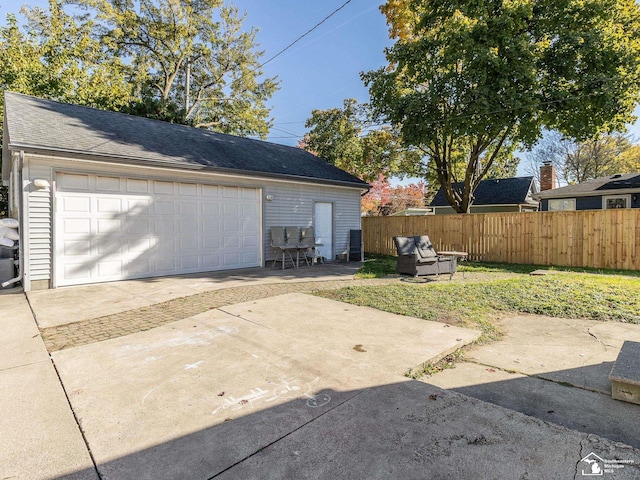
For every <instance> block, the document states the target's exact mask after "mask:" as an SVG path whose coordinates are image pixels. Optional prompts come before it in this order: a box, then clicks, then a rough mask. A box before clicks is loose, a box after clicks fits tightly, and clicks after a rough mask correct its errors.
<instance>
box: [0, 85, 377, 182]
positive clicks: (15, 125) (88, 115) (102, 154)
mask: <svg viewBox="0 0 640 480" xmlns="http://www.w3.org/2000/svg"><path fill="white" fill-rule="evenodd" d="M4 109H5V115H6V117H5V118H6V122H5V125H4V128H5V133H7V132H8V137H5V138H4V140H5V143H6V141H7V140H8V141H9V145H8V147H10V148H12V149H31V150H37V151H49V152H62V153H66V154H71V155H81V156H82V157H83V158H87V156H96V157H99V158H100V159H101V160H105V159H106V160H108V161H112V162H117V163H126V164H134V165H153V166H163V167H172V168H186V169H206V170H210V171H217V172H223V173H235V174H244V175H250V176H252V175H255V176H262V177H278V178H287V179H290V180H306V181H312V182H317V183H325V184H334V185H344V186H350V187H358V188H363V189H364V188H368V187H369V185H368V184H367V183H366V182H363V181H362V180H360V179H359V178H357V177H355V176H353V175H351V174H349V173H347V172H345V171H344V170H341V169H339V168H338V167H335V166H334V165H331V164H330V163H328V162H327V161H325V160H323V159H322V158H320V157H317V156H315V155H313V154H311V153H309V152H307V151H305V150H303V149H301V148H296V147H289V146H285V145H279V144H275V143H269V142H265V141H261V140H252V139H249V138H243V137H236V136H233V135H226V134H221V133H214V132H210V131H207V130H202V129H199V128H193V127H187V126H184V125H177V124H172V123H167V122H161V121H158V120H150V119H147V118H142V117H134V116H131V115H125V114H122V113H117V112H110V111H104V110H98V109H95V108H89V107H82V106H78V105H70V104H66V103H60V102H55V101H52V100H44V99H40V98H36V97H31V96H27V95H21V94H17V93H12V92H5V104H4ZM4 147H5V148H4V149H3V151H4V152H5V153H6V152H8V150H7V149H6V147H7V145H5V146H4ZM5 163H8V162H5Z"/></svg>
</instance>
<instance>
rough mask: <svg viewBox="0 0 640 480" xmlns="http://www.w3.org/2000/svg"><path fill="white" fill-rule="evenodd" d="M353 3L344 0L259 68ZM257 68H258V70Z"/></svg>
mask: <svg viewBox="0 0 640 480" xmlns="http://www.w3.org/2000/svg"><path fill="white" fill-rule="evenodd" d="M350 3H351V0H347V1H346V2H344V3H343V4H342V5H340V6H339V7H338V8H336V9H335V10H334V11H333V12H331V13H330V14H329V15H327V16H326V17H324V18H323V19H322V20H320V21H319V22H318V23H316V24H315V25H314V26H313V27H311V28H310V29H309V30H307V31H306V32H304V33H303V34H302V35H300V36H299V37H298V38H296V39H295V40H294V41H293V42H291V43H290V44H289V45H287V46H286V47H284V48H283V49H282V50H280V51H279V52H278V53H276V54H275V55H273V56H272V57H270V58H269V59H268V60H266V61H265V62H263V63H262V64H261V65H260V66H259V67H258V68H257V69H259V68H262V67H264V66H265V65H266V64H267V63H269V62H272V61H273V60H275V59H276V58H278V57H279V56H280V55H282V54H283V53H284V52H286V51H287V50H289V49H290V48H291V47H293V46H294V45H295V44H296V43H298V42H299V41H300V40H302V39H303V38H304V37H306V36H307V35H309V34H310V33H311V32H313V31H314V30H315V29H316V28H318V27H319V26H320V25H322V24H323V23H324V22H326V21H327V20H329V19H330V18H331V17H333V16H334V15H335V14H336V13H338V12H339V11H340V10H342V9H343V8H344V7H346V6H347V5H348V4H350ZM257 69H256V70H257Z"/></svg>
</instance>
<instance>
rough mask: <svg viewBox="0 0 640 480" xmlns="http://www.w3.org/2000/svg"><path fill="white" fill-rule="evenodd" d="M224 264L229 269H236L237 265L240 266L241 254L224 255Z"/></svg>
mask: <svg viewBox="0 0 640 480" xmlns="http://www.w3.org/2000/svg"><path fill="white" fill-rule="evenodd" d="M223 259H224V260H223V264H224V266H225V267H227V268H234V267H235V266H236V265H240V264H241V262H240V254H239V253H226V254H224V255H223Z"/></svg>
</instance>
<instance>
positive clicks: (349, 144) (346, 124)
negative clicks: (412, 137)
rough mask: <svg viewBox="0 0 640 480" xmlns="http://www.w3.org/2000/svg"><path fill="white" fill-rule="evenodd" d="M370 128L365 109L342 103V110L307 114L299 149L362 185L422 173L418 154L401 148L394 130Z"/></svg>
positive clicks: (362, 106)
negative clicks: (307, 130) (347, 174)
mask: <svg viewBox="0 0 640 480" xmlns="http://www.w3.org/2000/svg"><path fill="white" fill-rule="evenodd" d="M370 124H371V119H370V115H369V110H368V106H367V105H360V104H358V102H357V101H356V100H354V99H352V98H350V99H346V100H344V103H343V107H342V108H332V109H328V110H313V111H312V112H311V117H309V118H308V119H307V121H306V123H305V127H307V128H309V129H310V130H309V132H308V133H307V134H306V135H305V136H304V139H303V141H302V142H301V143H300V146H301V147H302V148H305V149H306V150H309V151H311V152H313V153H315V154H316V155H318V156H320V157H322V158H324V159H325V160H327V161H328V162H329V163H331V164H333V165H336V166H337V167H340V168H342V169H343V170H346V171H348V172H350V173H352V174H353V175H356V176H357V177H360V178H362V179H363V180H365V181H374V180H376V179H377V178H378V177H379V176H380V175H384V176H387V177H388V176H400V177H402V176H405V175H420V174H422V173H423V165H422V163H421V157H422V153H421V152H419V151H418V150H416V149H414V148H411V147H408V148H407V147H405V146H404V145H403V142H402V140H401V139H400V136H399V134H398V132H397V131H396V130H395V129H393V128H390V127H380V128H378V129H369V128H368V125H370Z"/></svg>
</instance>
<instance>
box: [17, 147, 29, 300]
mask: <svg viewBox="0 0 640 480" xmlns="http://www.w3.org/2000/svg"><path fill="white" fill-rule="evenodd" d="M24 157H25V155H24V152H23V151H22V150H21V151H20V154H19V160H18V161H19V162H20V163H21V164H22V165H20V166H19V167H18V172H19V175H20V179H21V180H22V182H21V183H22V185H21V188H20V189H21V190H22V199H21V202H20V203H21V205H20V206H19V209H20V219H21V220H20V227H22V228H20V237H21V238H20V250H21V251H20V259H21V262H22V288H23V289H24V291H25V292H29V291H31V258H30V251H29V236H30V233H31V232H30V228H29V218H30V215H29V183H30V182H31V181H30V180H29V161H28V160H26V159H25V158H24Z"/></svg>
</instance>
